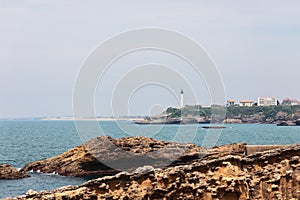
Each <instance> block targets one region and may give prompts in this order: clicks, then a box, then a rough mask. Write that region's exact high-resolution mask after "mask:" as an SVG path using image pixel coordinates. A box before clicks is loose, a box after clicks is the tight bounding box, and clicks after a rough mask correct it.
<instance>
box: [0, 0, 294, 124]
mask: <svg viewBox="0 0 300 200" xmlns="http://www.w3.org/2000/svg"><path fill="white" fill-rule="evenodd" d="M299 19H300V1H296V0H294V1H293V0H287V1H279V0H265V1H261V0H256V1H255V0H254V1H247V2H246V1H237V0H236V1H232V0H226V1H201V0H197V1H196V0H187V1H178V0H172V1H171V0H165V1H156V0H153V1H144V0H136V1H121V0H120V1H114V0H110V1H96V0H95V1H93V0H88V1H76V0H72V1H65V0H45V1H38V0H23V1H21V0H20V1H18V0H1V1H0V34H1V37H0V58H1V59H0V69H1V71H0V118H8V117H26V116H61V115H72V92H73V85H74V83H75V80H76V76H77V74H78V72H79V70H80V65H81V63H82V62H83V60H84V59H85V58H86V57H87V56H88V54H89V52H90V51H91V50H93V49H94V48H95V47H96V46H97V45H98V44H99V43H101V42H103V41H104V40H106V39H107V38H109V37H111V36H112V35H115V34H118V33H120V32H123V31H126V30H131V29H135V28H142V27H161V28H168V29H173V30H177V31H179V32H181V33H183V34H185V35H187V36H189V37H192V38H193V39H194V40H196V41H197V42H198V43H199V44H201V45H202V46H203V47H204V48H205V49H206V50H207V52H208V53H209V55H210V56H211V58H212V59H213V60H214V62H215V63H216V65H217V67H218V68H219V71H220V73H221V75H222V78H223V82H224V86H225V89H226V95H227V97H228V98H230V99H236V100H241V99H253V100H256V99H257V97H259V96H275V97H277V98H279V99H280V100H281V99H282V98H284V97H294V98H298V99H300V94H299V89H300V88H299V81H298V80H299V78H298V77H299V74H300V56H299V55H300V20H299ZM168 56H169V55H164V54H163V53H160V54H159V52H144V53H140V54H139V53H137V54H136V55H129V57H128V58H124V60H120V61H119V63H116V64H115V65H114V66H113V68H112V70H111V72H110V74H109V75H108V76H107V78H106V79H107V82H106V83H105V84H107V87H106V85H105V88H106V91H101V92H98V93H99V94H98V93H97V94H96V102H101V103H99V104H97V103H96V107H97V114H98V115H104V116H105V115H111V112H110V103H109V102H110V99H109V97H110V95H109V94H110V92H111V88H110V85H111V84H112V83H110V82H109V81H111V82H112V81H113V80H118V79H119V78H120V77H121V74H120V73H119V72H120V70H119V68H121V67H122V66H135V65H137V64H143V63H148V62H166V63H168V65H174V66H176V67H177V68H178V70H179V71H180V67H179V65H180V66H181V67H182V66H184V63H180V61H177V60H176V59H177V58H169V57H168ZM187 67H188V66H187ZM121 71H122V70H121ZM182 71H184V70H182ZM182 73H183V72H182ZM185 75H186V76H189V74H188V72H186V74H185ZM113 77H114V78H115V79H114V78H113ZM196 80H197V79H196V78H193V77H192V75H191V80H190V81H191V82H193V84H194V85H195V87H196V88H197V87H198V89H199V93H198V94H197V96H198V99H199V101H198V102H192V101H189V99H187V100H186V103H188V104H196V103H200V104H209V103H210V99H209V95H208V92H207V91H205V86H204V85H205V84H204V83H203V81H201V80H200V81H199V82H197V81H196ZM203 88H204V89H203ZM179 89H180V88H179ZM166 94H167V93H166V92H165V91H164V90H163V89H162V88H155V86H149V88H147V87H145V88H144V92H143V91H142V90H141V91H140V92H136V93H135V95H134V96H133V97H132V99H131V100H130V102H129V108H130V109H131V111H130V114H147V112H148V111H149V107H151V105H152V107H153V106H154V107H156V108H160V106H155V105H161V106H162V108H160V109H164V108H166V107H167V106H169V105H170V106H177V104H178V101H177V100H178V99H176V98H174V96H172V95H166ZM164 95H166V96H164ZM178 95H179V91H178ZM150 109H151V108H150ZM145 112H146V113H145Z"/></svg>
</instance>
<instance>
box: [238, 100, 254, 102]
mask: <svg viewBox="0 0 300 200" xmlns="http://www.w3.org/2000/svg"><path fill="white" fill-rule="evenodd" d="M240 103H253V101H252V100H240Z"/></svg>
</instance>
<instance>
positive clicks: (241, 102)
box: [240, 100, 253, 107]
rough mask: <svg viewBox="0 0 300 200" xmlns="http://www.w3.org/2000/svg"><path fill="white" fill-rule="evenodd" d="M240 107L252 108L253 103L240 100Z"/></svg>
mask: <svg viewBox="0 0 300 200" xmlns="http://www.w3.org/2000/svg"><path fill="white" fill-rule="evenodd" d="M240 106H249V107H250V106H253V101H252V100H241V101H240Z"/></svg>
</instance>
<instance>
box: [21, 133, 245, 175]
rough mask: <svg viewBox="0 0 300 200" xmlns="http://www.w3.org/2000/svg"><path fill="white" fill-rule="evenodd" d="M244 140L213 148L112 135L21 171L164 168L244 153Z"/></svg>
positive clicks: (96, 172)
mask: <svg viewBox="0 0 300 200" xmlns="http://www.w3.org/2000/svg"><path fill="white" fill-rule="evenodd" d="M244 151H245V144H231V145H225V146H220V147H215V148H212V149H206V148H203V147H199V146H197V145H195V144H180V143H176V142H166V141H161V140H154V139H151V138H146V137H141V136H139V137H128V138H120V139H113V138H111V137H108V136H101V137H97V138H94V139H92V140H90V141H88V142H86V143H85V144H83V145H81V146H77V147H75V148H73V149H70V150H69V151H67V152H65V153H63V154H61V155H58V156H55V157H52V158H49V159H45V160H40V161H35V162H32V163H28V164H27V165H25V166H24V167H23V168H22V169H21V172H28V171H39V172H43V173H56V174H59V175H62V176H91V175H92V176H103V175H113V174H116V173H118V172H121V171H127V172H131V171H133V170H135V169H136V168H138V167H142V166H145V165H151V166H153V167H154V168H163V167H170V166H177V165H183V164H189V163H191V162H192V161H194V160H197V159H202V158H215V157H218V156H225V155H232V154H242V153H243V152H244Z"/></svg>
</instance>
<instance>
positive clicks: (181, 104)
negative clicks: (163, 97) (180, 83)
mask: <svg viewBox="0 0 300 200" xmlns="http://www.w3.org/2000/svg"><path fill="white" fill-rule="evenodd" d="M181 108H183V89H181V92H180V109H181Z"/></svg>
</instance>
